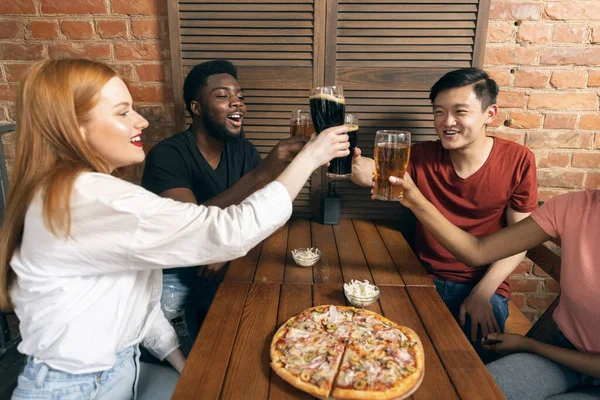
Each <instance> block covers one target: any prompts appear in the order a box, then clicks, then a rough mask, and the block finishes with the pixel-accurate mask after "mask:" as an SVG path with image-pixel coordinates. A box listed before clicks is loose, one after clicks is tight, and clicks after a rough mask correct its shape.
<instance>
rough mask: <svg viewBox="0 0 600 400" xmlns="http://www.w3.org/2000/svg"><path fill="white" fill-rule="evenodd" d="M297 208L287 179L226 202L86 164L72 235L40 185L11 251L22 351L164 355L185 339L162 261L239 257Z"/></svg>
mask: <svg viewBox="0 0 600 400" xmlns="http://www.w3.org/2000/svg"><path fill="white" fill-rule="evenodd" d="M291 212H292V202H291V199H290V196H289V194H288V192H287V190H286V189H285V187H284V186H283V185H282V184H281V183H279V182H272V183H271V184H269V185H267V186H266V187H265V188H263V189H261V190H259V191H257V192H255V193H254V194H253V195H251V196H250V197H249V198H248V199H246V200H245V201H243V202H242V203H241V204H240V205H238V206H231V207H228V208H226V209H220V208H218V207H205V206H197V205H194V204H189V203H180V202H177V201H174V200H171V199H166V198H162V197H159V196H157V195H155V194H153V193H151V192H148V191H147V190H145V189H143V188H141V187H139V186H137V185H134V184H132V183H129V182H126V181H124V180H121V179H118V178H115V177H112V176H110V175H106V174H100V173H83V174H81V175H80V176H79V177H78V178H77V180H76V182H75V185H74V188H73V194H72V197H71V232H70V236H69V238H67V239H65V237H64V235H59V237H56V236H54V235H53V234H52V233H51V232H50V231H49V230H48V228H47V227H46V226H45V224H44V220H43V218H42V198H41V195H39V194H38V195H37V196H36V197H35V198H34V200H33V201H32V203H31V205H30V206H29V209H28V211H27V215H26V217H25V228H24V233H23V241H22V243H21V246H20V248H18V249H17V250H16V251H15V252H14V254H13V257H12V260H11V266H12V268H13V270H14V271H15V272H16V274H17V279H16V282H15V284H14V285H13V286H12V288H11V291H10V294H11V299H12V301H13V304H14V307H15V312H16V314H17V316H18V317H19V320H20V322H21V324H20V330H21V336H22V338H23V341H22V342H21V343H20V344H19V347H18V349H19V351H20V352H21V353H24V354H27V355H31V356H33V357H34V359H35V361H36V362H45V363H47V364H48V365H49V366H50V367H52V368H55V369H58V370H62V371H66V372H70V373H88V372H94V371H103V370H106V369H109V368H111V367H112V366H113V365H114V363H115V354H116V353H117V352H119V351H121V350H123V349H125V348H127V347H128V346H131V345H134V344H137V343H140V342H141V343H142V345H143V346H145V347H146V348H148V350H150V351H151V352H152V353H153V354H154V355H155V356H157V357H158V358H160V359H164V358H165V357H166V356H167V355H169V354H170V353H171V352H172V351H173V350H175V349H176V348H177V347H178V346H179V344H178V341H177V336H176V334H175V331H174V330H173V328H172V327H171V325H170V324H169V323H168V321H167V320H166V319H165V317H164V315H163V313H162V311H161V308H160V296H161V292H162V271H161V269H163V268H174V267H181V266H194V265H206V264H211V263H216V262H223V261H228V260H233V259H235V258H238V257H241V256H243V255H245V254H246V253H247V252H248V251H249V250H250V249H252V248H253V247H254V246H255V245H256V244H258V243H259V242H260V241H261V240H263V239H265V238H266V237H268V236H269V235H271V234H272V233H273V232H274V231H276V230H277V229H278V228H280V227H281V226H282V225H283V224H284V223H285V222H286V221H287V220H288V219H289V217H290V215H291Z"/></svg>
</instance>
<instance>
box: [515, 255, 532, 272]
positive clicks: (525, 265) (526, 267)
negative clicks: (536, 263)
mask: <svg viewBox="0 0 600 400" xmlns="http://www.w3.org/2000/svg"><path fill="white" fill-rule="evenodd" d="M532 267H533V262H532V261H531V260H529V259H528V258H524V259H523V260H521V262H520V263H519V265H517V268H515V270H514V271H513V273H512V275H513V276H514V275H528V274H530V273H531V268H532Z"/></svg>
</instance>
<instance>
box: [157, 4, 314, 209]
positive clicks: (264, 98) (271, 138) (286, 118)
mask: <svg viewBox="0 0 600 400" xmlns="http://www.w3.org/2000/svg"><path fill="white" fill-rule="evenodd" d="M169 1H170V4H169V24H170V28H171V29H172V31H171V49H172V51H173V59H174V62H173V70H174V77H175V75H176V74H177V71H178V70H179V71H181V72H180V73H181V76H182V78H181V81H180V82H179V83H178V82H177V79H174V85H176V86H177V85H179V86H182V85H183V77H185V76H186V75H187V73H188V72H189V71H190V69H191V68H192V67H193V66H195V65H196V64H199V63H202V62H204V61H208V60H214V59H227V60H230V61H231V62H233V63H234V64H235V65H236V66H237V68H238V77H239V82H240V85H241V86H242V88H243V89H244V95H245V97H246V106H247V113H246V116H245V122H244V130H245V132H246V137H247V138H248V139H249V140H250V141H252V143H254V145H255V146H256V147H257V149H258V151H259V152H260V154H261V156H262V157H265V156H266V155H267V153H268V152H269V151H270V150H271V149H272V147H273V146H274V145H275V144H276V143H277V142H278V141H279V140H280V139H285V138H288V137H289V135H290V133H289V132H290V128H289V123H290V112H291V111H292V110H294V109H299V108H303V109H308V95H309V90H310V88H311V87H313V86H315V85H318V84H320V83H321V84H322V81H323V76H324V74H323V72H322V67H320V68H319V67H317V66H316V65H317V64H319V65H322V64H324V23H325V4H324V3H323V2H322V1H321V0H318V1H317V3H316V4H313V1H312V0H293V1H291V0H279V1H273V0H270V1H261V2H257V1H251V0H238V1H220V0H179V1H178V2H177V0H169ZM173 25H176V27H175V29H179V32H176V31H175V30H173ZM315 38H316V39H315ZM174 41H177V42H174ZM178 47H179V48H178ZM179 52H180V54H181V57H180V60H181V61H180V62H181V65H180V66H178V65H177V60H176V58H177V54H178V53H179ZM177 90H178V88H177V87H175V88H174V91H175V98H176V101H181V102H182V100H181V98H182V93H181V90H180V92H179V93H177ZM176 109H177V112H178V114H181V113H183V112H184V111H183V105H180V106H179V107H176ZM185 123H186V124H189V123H191V118H190V117H189V116H188V115H186V117H185ZM181 125H183V121H182V122H181ZM311 181H313V182H312V184H313V186H315V187H317V188H318V187H319V186H320V175H317V174H315V175H314V176H313V178H311V180H309V182H307V184H306V185H305V186H304V188H303V189H302V191H301V193H300V195H299V196H298V197H297V199H296V201H295V202H294V212H295V213H296V214H300V215H303V214H304V215H309V214H310V213H311V193H310V191H311V189H310V188H311ZM317 203H318V199H317ZM313 206H314V205H313Z"/></svg>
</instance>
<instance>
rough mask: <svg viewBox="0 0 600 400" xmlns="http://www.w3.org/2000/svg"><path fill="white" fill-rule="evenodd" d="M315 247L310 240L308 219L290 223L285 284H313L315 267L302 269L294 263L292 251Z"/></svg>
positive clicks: (295, 220)
mask: <svg viewBox="0 0 600 400" xmlns="http://www.w3.org/2000/svg"><path fill="white" fill-rule="evenodd" d="M301 247H313V246H312V245H311V239H310V222H309V221H308V220H306V219H293V220H291V221H290V232H289V234H288V244H287V252H286V258H285V276H284V279H283V281H284V282H285V283H313V267H301V266H299V265H297V264H296V263H295V262H294V258H293V257H292V250H293V249H297V248H301Z"/></svg>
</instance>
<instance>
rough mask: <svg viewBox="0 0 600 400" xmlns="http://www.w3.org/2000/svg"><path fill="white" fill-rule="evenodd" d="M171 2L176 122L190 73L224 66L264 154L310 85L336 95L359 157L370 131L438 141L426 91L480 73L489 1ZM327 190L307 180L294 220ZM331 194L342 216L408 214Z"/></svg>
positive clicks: (343, 188) (347, 192) (318, 180)
mask: <svg viewBox="0 0 600 400" xmlns="http://www.w3.org/2000/svg"><path fill="white" fill-rule="evenodd" d="M168 1H169V25H170V35H171V51H172V65H173V80H174V91H175V99H176V113H177V115H178V117H179V126H180V127H183V125H184V115H185V113H184V108H183V101H182V100H181V99H182V85H183V77H184V76H185V75H186V74H187V73H188V71H189V69H190V68H191V67H192V66H194V65H196V64H198V63H200V62H203V61H206V60H212V59H218V58H223V59H228V60H231V61H232V62H233V63H234V64H235V65H236V66H238V69H239V78H240V79H239V80H240V83H241V85H242V87H243V88H244V91H245V96H246V99H247V107H248V112H247V114H246V119H245V123H244V127H245V131H246V135H247V137H248V138H249V139H250V140H251V141H252V142H253V143H254V144H255V145H256V146H257V148H258V150H259V152H260V153H261V154H262V155H266V154H267V153H268V151H269V150H270V149H271V148H272V146H274V145H275V144H276V143H277V141H278V140H280V139H283V138H286V137H288V136H289V115H290V111H291V110H293V109H297V108H308V93H309V89H310V88H311V87H313V86H320V85H323V84H328V85H332V84H338V85H342V86H343V87H344V91H345V96H346V103H347V111H348V112H357V113H358V114H359V117H360V138H359V146H360V147H361V149H362V150H363V154H365V155H367V156H372V154H373V139H374V134H375V131H376V130H378V129H384V128H388V129H394V128H398V129H406V130H409V131H411V132H412V133H413V140H414V141H422V140H433V139H435V132H434V130H433V116H432V112H431V106H430V103H429V99H428V92H429V88H430V87H431V85H432V84H433V83H434V82H435V81H436V80H437V79H438V78H439V77H440V76H441V75H443V74H444V73H445V72H447V71H449V70H452V69H456V68H460V67H467V66H471V65H475V66H481V65H482V60H483V49H484V41H485V33H486V32H485V31H486V29H487V13H488V10H489V0H371V1H364V0H363V1H359V0H314V1H313V0H267V1H252V0H238V1H235V2H234V1H219V0H179V1H177V0H168ZM187 122H188V123H189V122H191V121H189V120H188V121H187ZM324 183H326V178H324V176H322V175H321V174H315V175H313V178H312V179H311V181H310V182H309V183H307V185H306V186H305V188H304V190H303V191H302V193H301V195H300V196H299V198H298V200H297V201H296V203H295V211H296V213H300V214H308V213H310V212H312V213H313V214H314V213H315V212H316V211H317V210H318V205H319V197H320V191H321V186H322V184H324ZM337 186H338V193H340V195H341V197H342V216H343V217H370V218H372V217H386V218H397V219H402V218H404V217H405V216H406V213H405V212H404V211H403V210H402V207H401V206H399V205H398V204H394V203H386V202H378V201H377V202H375V201H371V200H370V199H369V197H370V196H369V190H368V189H363V188H358V187H356V186H354V185H353V184H352V183H350V182H339V183H338V185H337Z"/></svg>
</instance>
